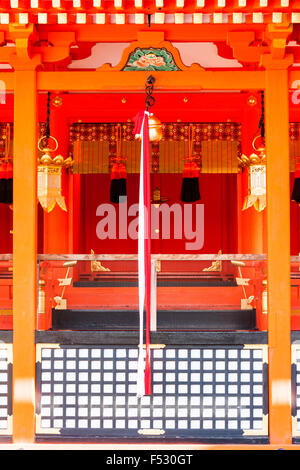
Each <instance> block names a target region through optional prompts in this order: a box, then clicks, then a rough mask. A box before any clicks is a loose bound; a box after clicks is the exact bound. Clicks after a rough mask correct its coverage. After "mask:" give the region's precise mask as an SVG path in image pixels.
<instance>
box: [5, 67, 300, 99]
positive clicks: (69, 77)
mask: <svg viewBox="0 0 300 470" xmlns="http://www.w3.org/2000/svg"><path fill="white" fill-rule="evenodd" d="M154 74H155V78H156V89H157V88H158V87H159V88H160V89H161V90H164V91H166V90H173V91H177V92H181V91H182V92H187V91H194V90H198V91H199V90H201V89H204V90H205V89H207V90H216V89H217V90H262V89H264V88H265V71H264V70H257V71H241V70H232V71H213V72H211V71H205V72H201V71H200V72H199V71H184V72H154ZM148 76H149V72H111V73H109V72H94V71H73V72H65V71H64V72H62V71H56V72H43V71H39V72H37V77H38V80H37V91H55V92H57V90H60V91H82V92H84V91H106V92H109V91H112V92H113V91H115V92H117V91H142V90H143V91H144V85H145V78H148ZM298 81H299V82H298ZM2 83H4V85H5V89H6V91H7V92H13V90H14V72H13V71H10V72H0V84H1V85H2ZM299 83H300V71H297V70H289V72H288V89H290V90H291V89H293V88H294V89H296V88H297V86H299ZM1 90H2V86H1ZM297 96H298V95H297ZM298 98H299V96H298Z"/></svg>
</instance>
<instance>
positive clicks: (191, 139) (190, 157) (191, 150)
mask: <svg viewBox="0 0 300 470" xmlns="http://www.w3.org/2000/svg"><path fill="white" fill-rule="evenodd" d="M193 143H194V126H193V124H190V125H189V158H188V159H189V160H191V159H192V157H193Z"/></svg>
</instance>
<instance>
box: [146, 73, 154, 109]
mask: <svg viewBox="0 0 300 470" xmlns="http://www.w3.org/2000/svg"><path fill="white" fill-rule="evenodd" d="M154 82H155V78H154V77H152V75H150V77H148V78H147V81H146V84H145V91H146V100H145V102H146V110H147V111H149V109H150V108H151V106H153V105H154V103H155V98H154V97H153V96H152V93H153V88H154V87H153V85H154Z"/></svg>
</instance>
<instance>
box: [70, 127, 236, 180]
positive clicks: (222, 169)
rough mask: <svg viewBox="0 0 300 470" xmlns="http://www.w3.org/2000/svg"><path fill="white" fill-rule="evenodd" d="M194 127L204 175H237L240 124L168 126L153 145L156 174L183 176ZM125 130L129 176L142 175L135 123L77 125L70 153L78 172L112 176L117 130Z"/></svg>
mask: <svg viewBox="0 0 300 470" xmlns="http://www.w3.org/2000/svg"><path fill="white" fill-rule="evenodd" d="M190 126H193V130H194V141H193V142H194V143H193V153H194V154H195V155H197V156H198V158H199V161H200V162H201V167H202V169H201V171H202V173H237V172H238V159H237V157H238V155H239V154H240V146H241V143H240V138H241V126H240V124H237V123H232V122H228V123H165V124H163V125H162V133H163V138H162V140H161V141H160V142H158V143H152V144H151V153H150V155H151V157H150V158H151V171H152V173H182V171H183V166H184V159H185V158H186V157H187V156H188V148H189V127H190ZM118 127H120V128H121V144H120V147H121V157H123V159H124V161H125V162H126V168H127V172H128V173H138V172H139V160H140V142H139V141H138V140H136V139H135V138H134V134H133V129H134V124H133V123H132V122H128V123H102V124H87V123H76V124H73V125H72V126H71V127H70V152H71V155H72V157H73V160H74V166H73V172H74V173H85V174H86V173H109V172H110V169H111V165H112V163H113V161H114V158H115V157H116V148H117V145H116V136H117V129H118Z"/></svg>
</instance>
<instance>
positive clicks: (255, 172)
mask: <svg viewBox="0 0 300 470" xmlns="http://www.w3.org/2000/svg"><path fill="white" fill-rule="evenodd" d="M258 137H260V136H256V137H255V139H254V140H253V142H252V146H253V148H254V150H255V151H256V152H257V153H252V154H251V155H250V156H249V157H247V156H246V155H242V156H241V157H239V158H238V160H239V165H240V166H241V167H248V195H247V196H246V197H245V200H244V205H243V211H244V210H246V209H248V208H249V207H252V206H253V207H254V209H255V210H257V211H258V212H261V211H263V210H264V209H265V207H266V151H265V147H264V145H261V146H260V147H258V148H256V146H255V141H256V140H257V138H258Z"/></svg>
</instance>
